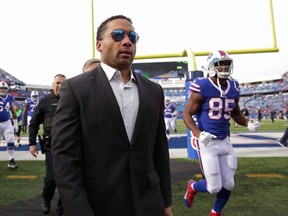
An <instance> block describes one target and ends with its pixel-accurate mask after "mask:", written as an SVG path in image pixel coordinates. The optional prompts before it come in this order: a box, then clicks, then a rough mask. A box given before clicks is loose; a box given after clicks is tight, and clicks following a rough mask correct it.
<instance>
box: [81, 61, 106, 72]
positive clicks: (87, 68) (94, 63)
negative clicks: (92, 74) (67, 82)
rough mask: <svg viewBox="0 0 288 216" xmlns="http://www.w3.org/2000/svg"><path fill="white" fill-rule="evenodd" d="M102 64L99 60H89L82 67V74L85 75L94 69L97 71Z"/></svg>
mask: <svg viewBox="0 0 288 216" xmlns="http://www.w3.org/2000/svg"><path fill="white" fill-rule="evenodd" d="M100 62H101V60H100V59H97V58H91V59H88V60H87V61H86V62H85V63H84V65H83V67H82V72H83V73H85V72H88V71H92V70H93V69H95V68H96V67H98V66H99V65H100Z"/></svg>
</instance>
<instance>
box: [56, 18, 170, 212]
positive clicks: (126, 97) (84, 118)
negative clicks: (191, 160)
mask: <svg viewBox="0 0 288 216" xmlns="http://www.w3.org/2000/svg"><path fill="white" fill-rule="evenodd" d="M138 39H139V36H138V34H137V33H136V32H135V30H134V27H133V25H132V21H131V19H130V18H128V17H126V16H123V15H116V16H112V17H110V18H108V19H106V20H105V21H103V22H102V23H101V24H100V26H99V27H98V30H97V43H96V48H97V50H98V52H100V55H101V63H100V66H98V67H97V68H95V69H94V70H92V71H91V72H88V73H82V74H80V75H78V76H76V77H73V78H70V79H67V80H65V81H64V82H63V84H62V86H61V90H60V97H61V100H60V101H59V104H58V108H57V111H56V115H55V119H54V127H53V131H52V153H53V160H54V163H53V164H54V175H55V180H56V184H57V188H58V190H59V192H60V195H61V199H62V200H63V205H64V209H65V213H66V214H67V215H69V216H79V215H86V216H88V215H89V216H92V215H105V216H114V215H121V216H122V215H123V216H124V215H125V216H147V215H149V216H171V215H172V208H171V205H172V195H171V172H170V162H169V151H168V143H167V138H166V134H165V123H164V93H163V89H162V87H161V86H160V85H159V84H157V83H154V82H152V81H150V80H149V79H147V78H145V77H143V76H142V75H139V74H137V73H135V72H134V71H133V70H132V69H131V66H132V62H133V60H134V57H135V54H136V43H137V42H138ZM95 113H96V114H97V115H95Z"/></svg>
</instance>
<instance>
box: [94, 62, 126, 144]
mask: <svg viewBox="0 0 288 216" xmlns="http://www.w3.org/2000/svg"><path fill="white" fill-rule="evenodd" d="M91 84H92V85H93V86H94V87H95V91H96V93H97V94H98V95H99V97H100V98H101V100H102V102H103V104H104V106H105V107H106V110H107V113H108V115H109V116H110V117H111V119H112V120H113V122H114V124H115V125H116V127H117V129H118V130H119V133H120V134H121V136H122V137H123V139H124V140H125V142H128V143H130V142H129V139H128V136H127V133H126V129H125V125H124V121H123V118H122V115H121V111H120V108H119V105H118V103H117V100H116V98H115V95H114V93H113V90H112V88H111V86H110V83H109V81H108V79H107V76H106V74H105V72H104V71H103V69H102V68H101V67H97V68H96V69H95V70H93V71H91Z"/></svg>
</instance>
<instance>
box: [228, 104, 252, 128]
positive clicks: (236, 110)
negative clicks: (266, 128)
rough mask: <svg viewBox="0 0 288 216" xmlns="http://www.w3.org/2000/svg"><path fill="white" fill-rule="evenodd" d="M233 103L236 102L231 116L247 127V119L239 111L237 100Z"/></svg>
mask: <svg viewBox="0 0 288 216" xmlns="http://www.w3.org/2000/svg"><path fill="white" fill-rule="evenodd" d="M235 103H236V107H235V108H234V109H233V110H232V111H231V118H232V119H233V120H234V121H235V122H236V123H237V124H239V125H242V126H245V127H247V125H248V121H249V120H248V119H247V118H246V117H245V116H244V115H243V113H242V112H241V110H240V107H239V103H238V100H237V101H236V102H235Z"/></svg>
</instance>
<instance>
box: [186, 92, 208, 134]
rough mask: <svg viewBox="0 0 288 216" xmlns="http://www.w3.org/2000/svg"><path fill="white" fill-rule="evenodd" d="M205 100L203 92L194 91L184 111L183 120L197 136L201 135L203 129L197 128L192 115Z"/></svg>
mask: <svg viewBox="0 0 288 216" xmlns="http://www.w3.org/2000/svg"><path fill="white" fill-rule="evenodd" d="M203 100H204V98H203V96H202V95H201V94H199V93H196V92H192V93H191V96H190V98H189V100H188V102H187V104H186V106H185V109H184V113H183V121H184V123H185V125H186V126H187V127H188V128H189V129H190V130H191V131H192V132H193V135H194V136H195V137H197V138H199V137H200V133H201V131H200V130H199V129H198V128H197V126H196V124H195V121H194V119H193V118H192V116H193V115H195V114H196V113H197V112H198V111H199V109H200V107H201V105H202V103H203Z"/></svg>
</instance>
